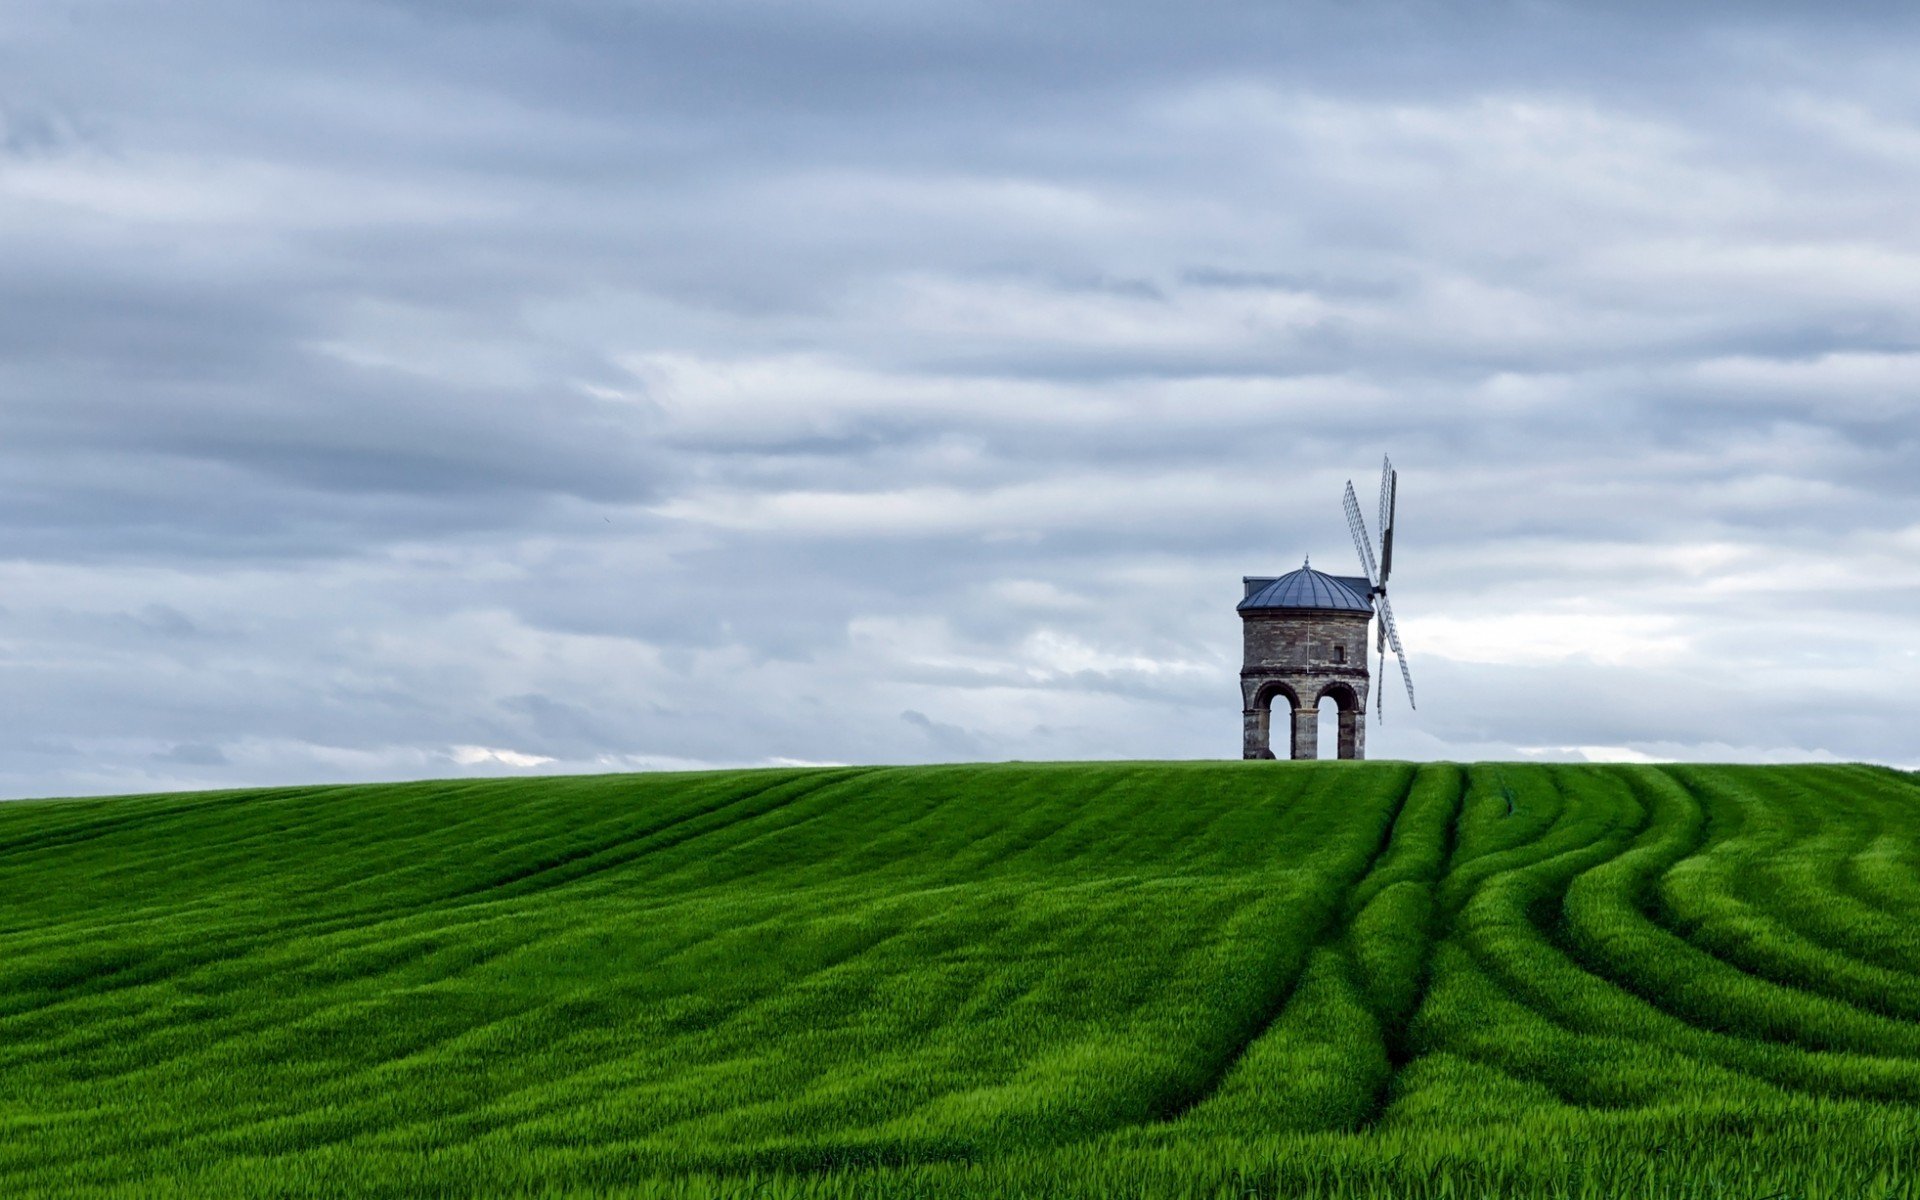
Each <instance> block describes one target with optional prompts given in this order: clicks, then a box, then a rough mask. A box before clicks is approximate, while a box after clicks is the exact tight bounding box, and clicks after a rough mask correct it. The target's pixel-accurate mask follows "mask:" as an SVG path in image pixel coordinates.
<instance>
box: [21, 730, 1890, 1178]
mask: <svg viewBox="0 0 1920 1200" xmlns="http://www.w3.org/2000/svg"><path fill="white" fill-rule="evenodd" d="M1917 864H1920V784H1916V782H1915V780H1914V779H1912V778H1911V777H1909V776H1904V775H1900V774H1897V773H1894V772H1890V771H1883V770H1878V769H1872V768H1863V767H1841V768H1830V767H1802V768H1672V769H1656V768H1640V767H1620V768H1612V767H1606V768H1602V767H1542V766H1479V767H1470V768H1461V767H1455V766H1450V765H1431V766H1422V767H1419V768H1415V767H1411V766H1407V765H1400V764H1389V763H1377V764H1331V763H1329V764H1239V763H1229V764H1179V765H1152V764H1125V765H1121V764H1112V765H1057V766H974V767H933V768H900V769H845V770H804V771H756V772H728V773H713V774H695V775H642V776H618V777H606V778H593V779H543V780H522V781H488V782H464V783H428V784H407V785H392V786H380V787H340V788H315V789H302V790H278V791H260V792H247V793H238V792H236V793H227V794H210V795H195V796H158V797H142V798H130V799H116V800H102V801H65V802H48V803H27V804H9V805H0V1193H5V1194H7V1195H21V1194H32V1193H35V1192H44V1193H48V1194H54V1193H58V1194H73V1193H78V1192H83V1191H88V1190H97V1191H99V1192H101V1193H104V1194H122V1195H127V1196H133V1195H153V1194H159V1193H164V1192H167V1191H169V1190H171V1191H173V1192H175V1193H176V1194H179V1195H194V1196H202V1195H220V1194H244V1195H254V1194H288V1195H302V1194H314V1195H326V1194H341V1193H343V1192H351V1193H354V1194H366V1195H380V1194H390V1195H423V1194H444V1195H472V1194H490V1193H499V1192H518V1191H540V1192H545V1191H549V1190H550V1191H552V1192H556V1193H557V1192H564V1191H567V1190H574V1191H578V1192H580V1193H582V1194H587V1193H598V1192H604V1191H608V1190H622V1189H626V1190H631V1191H633V1192H634V1193H636V1194H651V1193H653V1192H658V1193H659V1194H662V1195H683V1196H689V1197H697V1196H704V1195H715V1194H717V1195H750V1194H766V1195H770V1196H777V1195H813V1194H833V1193H839V1192H847V1191H863V1192H868V1193H872V1194H887V1195H900V1194H926V1195H956V1196H958V1195H1002V1194H1016V1193H1024V1194H1030V1195H1063V1194H1084V1195H1089V1196H1093V1195H1101V1196H1106V1195H1121V1194H1143V1195H1160V1194H1195V1195H1213V1194H1220V1195H1228V1194H1231V1195H1247V1194H1296V1193H1298V1194H1324V1195H1329V1196H1341V1195H1369V1196H1371V1195H1378V1196H1402V1195H1407V1196H1426V1195H1431V1196H1442V1195H1480V1194H1512V1195H1561V1194H1564V1195H1592V1196H1601V1195H1614V1194H1622V1193H1623V1192H1628V1191H1632V1192H1641V1191H1646V1190H1653V1191H1655V1192H1656V1193H1658V1194H1675V1195H1702V1196H1704V1195H1721V1194H1729V1195H1756V1196H1757V1195H1767V1194H1769V1193H1770V1192H1779V1193H1781V1194H1783V1195H1796V1196H1798V1195H1832V1196H1848V1197H1856V1196H1875V1195H1888V1196H1914V1195H1920V1190H1916V1185H1915V1183H1914V1182H1913V1181H1914V1180H1915V1179H1916V1178H1920V1150H1916V1146H1917V1145H1920V1141H1917V1139H1920V930H1917V929H1916V927H1915V924H1914V922H1913V920H1912V916H1913V914H1914V913H1916V912H1920V873H1917V872H1916V866H1917Z"/></svg>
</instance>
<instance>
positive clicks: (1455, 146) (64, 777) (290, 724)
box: [0, 0, 1920, 795]
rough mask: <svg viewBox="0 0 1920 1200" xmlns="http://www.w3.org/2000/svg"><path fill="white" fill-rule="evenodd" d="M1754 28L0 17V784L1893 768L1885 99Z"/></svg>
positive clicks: (419, 10)
mask: <svg viewBox="0 0 1920 1200" xmlns="http://www.w3.org/2000/svg"><path fill="white" fill-rule="evenodd" d="M1856 12H1857V15H1854V16H1843V15H1840V14H1836V13H1834V12H1832V11H1830V9H1828V8H1816V7H1813V6H1806V7H1804V8H1798V7H1795V6H1773V7H1764V6H1744V5H1743V6H1733V5H1728V6H1693V7H1692V8H1690V11H1689V14H1688V15H1684V16H1681V15H1676V14H1674V13H1672V12H1670V11H1668V10H1667V9H1666V8H1663V7H1656V6H1645V7H1640V8H1636V7H1632V6H1626V7H1619V6H1616V7H1612V8H1610V9H1609V11H1608V12H1607V13H1606V14H1605V15H1600V14H1598V13H1597V12H1596V11H1594V6H1554V5H1537V4H1527V5H1518V4H1515V5H1506V4H1456V5H1450V6H1440V5H1432V6H1399V5H1396V6H1378V7H1369V8H1366V9H1365V10H1360V9H1358V8H1357V7H1356V6H1351V5H1325V6H1298V7H1296V6H1289V8H1288V9H1287V10H1286V11H1285V12H1284V13H1282V12H1281V11H1280V10H1277V9H1274V8H1273V7H1272V6H1255V5H1238V4H1203V5H1197V6H1196V5H1181V6H1173V5H1146V4H1122V5H1113V4H1105V5H1098V6H1095V5H1075V4H1065V5H1046V6H1039V7H1036V6H1033V5H995V4H986V5H982V4H977V3H976V4H966V5H960V4H954V5H919V6H914V7H912V8H903V7H901V6H898V5H877V4H869V3H864V2H846V3H827V4H814V5H806V6H792V5H772V4H761V3H746V2H738V3H736V2H723V3H711V2H709V3H702V4H697V5H696V4H676V3H659V4H633V3H614V2H611V0H606V2H603V0H566V2H562V3H555V4H548V5H542V6H537V7H534V8H528V7H527V6H518V5H497V6H496V5H485V4H480V5H475V4H460V5H451V4H438V3H413V4H393V3H386V4H375V3H358V4H356V3H329V4H258V3H249V4H240V3H237V2H229V0H186V3H184V4H181V5H171V6H166V7H164V8H156V7H154V6H149V5H133V4H124V3H82V4H71V3H50V2H48V3H41V2H38V0H28V2H26V3H22V4H16V5H13V6H10V7H9V9H8V11H7V14H6V15H4V16H0V264H4V269H3V270H0V316H4V320H0V706H3V711H0V717H4V720H3V721H0V794H8V795H36V794H54V793H69V792H91V791H124V790H141V789H157V788H163V787H174V786H201V785H207V786H219V785H225V784H237V783H254V782H277V781H297V780H313V779H320V778H340V779H346V778H386V777H396V776H413V775H443V774H463V773H476V772H501V771H520V770H592V769H604V770H619V769H636V768H651V767H674V766H692V765H701V764H719V763H769V762H788V761H802V762H804V761H913V760H929V759H974V758H1109V757H1129V756H1152V757H1207V756H1219V757H1231V756H1234V755H1236V754H1237V753H1238V730H1239V715H1238V712H1237V705H1238V700H1237V695H1236V683H1235V678H1234V676H1235V672H1236V670H1237V667H1238V653H1239V651H1238V636H1239V630H1238V628H1237V622H1236V620H1235V618H1234V614H1233V611H1232V606H1233V604H1234V602H1235V601H1236V600H1237V599H1238V595H1239V583H1238V577H1239V576H1240V575H1241V574H1243V573H1271V572H1275V571H1279V570H1283V569H1286V568H1288V567H1290V566H1292V565H1294V564H1295V563H1297V562H1298V561H1299V559H1300V558H1301V557H1303V556H1304V555H1306V554H1309V553H1311V554H1312V555H1314V556H1315V559H1316V561H1317V562H1319V563H1323V564H1330V565H1331V566H1332V567H1335V568H1337V569H1340V570H1343V571H1344V570H1347V569H1348V567H1349V563H1350V559H1351V555H1352V551H1351V549H1350V548H1349V546H1348V544H1347V538H1346V533H1345V528H1344V524H1343V521H1342V518H1341V516H1340V510H1339V503H1338V501H1339V493H1340V488H1341V486H1342V484H1343V483H1344V482H1345V481H1346V480H1347V479H1348V478H1349V477H1352V478H1353V479H1355V481H1356V483H1357V484H1359V486H1360V488H1361V491H1362V493H1363V494H1365V493H1366V492H1367V490H1368V488H1369V487H1370V486H1371V483H1372V472H1373V470H1374V469H1375V464H1377V462H1378V460H1379V456H1380V454H1381V453H1382V452H1383V451H1391V452H1392V453H1393V455H1394V457H1395V459H1396V461H1397V462H1398V463H1399V464H1400V466H1401V467H1402V470H1403V478H1402V493H1403V495H1402V533H1401V540H1400V542H1399V546H1398V550H1397V553H1396V560H1397V561H1396V572H1395V575H1396V579H1395V582H1396V584H1397V585H1398V586H1397V589H1396V593H1395V595H1396V610H1397V611H1398V614H1399V616H1400V618H1401V622H1402V624H1403V626H1404V632H1405V634H1406V639H1407V642H1408V646H1409V650H1410V653H1411V655H1412V658H1413V664H1414V670H1415V672H1416V678H1417V680H1418V682H1419V684H1420V687H1421V701H1422V707H1421V709H1420V711H1419V712H1418V713H1408V712H1406V710H1405V707H1404V704H1401V705H1400V707H1399V708H1398V709H1397V710H1395V709H1394V708H1392V707H1391V702H1390V708H1389V712H1388V714H1387V720H1386V722H1385V724H1384V725H1383V726H1381V727H1378V728H1376V729H1374V730H1373V731H1372V733H1371V735H1370V739H1369V740H1370V746H1371V749H1372V750H1373V752H1374V753H1375V754H1377V755H1401V756H1412V757H1429V756H1456V757H1471V756H1517V755H1531V756H1551V757H1576V758H1577V757H1635V756H1653V757H1679V758H1734V759H1756V760H1770V759H1782V758H1829V757H1833V758H1843V759H1871V760H1876V761H1886V762H1895V763H1904V764H1912V763H1915V762H1916V761H1920V753H1917V752H1916V751H1915V750H1914V749H1913V741H1912V736H1911V733H1910V731H1911V730H1912V729H1913V728H1915V727H1920V700H1916V699H1915V698H1914V697H1915V695H1916V693H1920V687H1917V686H1916V685H1920V649H1916V647H1920V603H1917V602H1920V505H1916V500H1917V499H1920V471H1916V470H1915V464H1916V460H1917V455H1920V226H1917V225H1916V224H1915V222H1914V221H1913V219H1912V203H1911V198H1912V197H1913V196H1914V195H1915V194H1920V83H1916V82H1915V78H1914V75H1913V72H1912V71H1911V62H1912V59H1913V56H1914V53H1915V52H1916V50H1920V37H1916V33H1920V31H1917V30H1916V28H1915V20H1914V18H1913V17H1912V16H1910V15H1908V14H1907V13H1905V12H1903V11H1901V10H1899V9H1893V8H1889V9H1888V10H1887V11H1884V12H1866V11H1863V10H1856Z"/></svg>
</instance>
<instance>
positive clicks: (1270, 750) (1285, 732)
mask: <svg viewBox="0 0 1920 1200" xmlns="http://www.w3.org/2000/svg"><path fill="white" fill-rule="evenodd" d="M1299 705H1300V698H1299V696H1297V695H1296V694H1295V693H1294V690H1293V689H1292V688H1290V687H1288V686H1287V685H1286V684H1284V683H1280V682H1278V681H1273V682H1269V683H1265V684H1262V685H1261V686H1260V689H1259V690H1258V691H1256V692H1255V693H1254V696H1253V707H1252V708H1251V709H1249V710H1248V711H1247V731H1246V757H1247V758H1291V757H1292V756H1293V737H1294V730H1293V712H1294V709H1296V708H1298V707H1299ZM1276 736H1277V737H1278V738H1279V740H1280V744H1279V747H1278V748H1277V749H1276V748H1275V746H1274V739H1275V737H1276Z"/></svg>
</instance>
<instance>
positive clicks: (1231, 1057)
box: [1153, 769, 1419, 1124]
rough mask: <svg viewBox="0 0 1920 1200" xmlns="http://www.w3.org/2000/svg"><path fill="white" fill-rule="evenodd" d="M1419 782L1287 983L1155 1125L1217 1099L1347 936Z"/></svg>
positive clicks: (1402, 796)
mask: <svg viewBox="0 0 1920 1200" xmlns="http://www.w3.org/2000/svg"><path fill="white" fill-rule="evenodd" d="M1418 778H1419V771H1418V770H1417V769H1410V770H1408V771H1407V775H1406V779H1405V781H1404V782H1403V783H1402V785H1401V787H1400V789H1399V794H1398V795H1397V796H1395V797H1394V799H1393V801H1392V805H1391V810H1390V812H1389V814H1388V816H1387V818H1386V820H1385V821H1384V822H1383V823H1382V828H1381V831H1380V837H1379V840H1378V842H1377V843H1376V844H1375V846H1374V848H1373V850H1372V852H1371V853H1370V854H1368V856H1367V859H1366V861H1365V862H1364V863H1363V864H1362V865H1361V866H1360V868H1359V870H1358V871H1356V872H1354V873H1353V874H1352V876H1351V877H1350V878H1348V879H1346V880H1345V881H1344V882H1343V883H1342V885H1341V886H1340V887H1339V888H1338V889H1336V890H1335V892H1334V894H1333V895H1331V896H1329V897H1328V899H1327V904H1326V912H1325V914H1324V915H1323V916H1322V917H1321V920H1320V923H1319V926H1318V928H1317V930H1316V932H1315V934H1314V935H1313V936H1312V937H1311V938H1309V939H1307V941H1306V942H1305V947H1306V949H1305V951H1304V952H1303V953H1302V954H1301V956H1300V961H1299V963H1297V964H1296V965H1295V967H1294V969H1293V970H1292V972H1290V974H1289V975H1288V978H1287V979H1286V981H1285V982H1284V983H1283V984H1282V985H1281V986H1280V987H1279V988H1278V989H1276V991H1275V992H1274V993H1273V995H1272V996H1270V997H1269V1002H1268V1004H1267V1005H1266V1007H1265V1008H1264V1009H1263V1010H1262V1011H1261V1012H1260V1014H1259V1015H1258V1016H1257V1017H1256V1018H1255V1019H1254V1021H1253V1022H1252V1024H1251V1026H1250V1027H1249V1028H1248V1029H1246V1030H1245V1031H1244V1032H1243V1033H1242V1034H1241V1035H1240V1036H1239V1037H1238V1038H1237V1039H1236V1040H1235V1041H1234V1042H1233V1043H1232V1044H1231V1045H1230V1046H1229V1047H1228V1048H1227V1051H1226V1053H1225V1054H1224V1055H1222V1056H1221V1057H1220V1059H1219V1061H1217V1062H1215V1063H1214V1064H1213V1065H1212V1066H1211V1067H1210V1068H1209V1070H1208V1071H1207V1073H1206V1076H1205V1078H1204V1079H1203V1080H1202V1082H1201V1083H1200V1085H1199V1086H1198V1087H1196V1088H1194V1089H1193V1090H1192V1091H1190V1092H1189V1093H1188V1094H1186V1095H1184V1096H1180V1097H1178V1098H1176V1099H1175V1100H1174V1101H1173V1103H1172V1104H1170V1105H1168V1106H1167V1107H1166V1108H1165V1109H1163V1110H1162V1111H1161V1112H1160V1113H1159V1114H1158V1115H1156V1116H1155V1117H1154V1119H1153V1123H1155V1124H1167V1123H1170V1122H1173V1121H1177V1120H1179V1119H1180V1118H1181V1117H1183V1116H1185V1115H1186V1114H1187V1113H1189V1112H1191V1111H1193V1110H1194V1109H1195V1108H1198V1107H1199V1106H1200V1105H1202V1104H1204V1103H1206V1102H1207V1101H1208V1100H1209V1099H1211V1098H1212V1097H1213V1096H1214V1095H1216V1094H1217V1093H1218V1092H1219V1090H1220V1087H1221V1085H1222V1084H1223V1083H1225V1082H1226V1079H1227V1077H1228V1076H1229V1075H1231V1074H1232V1073H1233V1069H1234V1067H1236V1066H1238V1065H1239V1063H1240V1061H1241V1060H1242V1059H1243V1058H1245V1057H1246V1055H1247V1052H1248V1051H1249V1050H1250V1049H1252V1047H1253V1045H1254V1044H1255V1043H1256V1042H1258V1041H1259V1040H1260V1039H1261V1038H1262V1037H1264V1036H1266V1034H1267V1032H1268V1031H1269V1030H1270V1029H1272V1028H1273V1026H1274V1024H1275V1023H1276V1022H1277V1021H1279V1020H1280V1018H1281V1016H1282V1015H1283V1014H1284V1013H1285V1012H1286V1010H1287V1006H1288V1005H1289V1004H1290V1003H1292V1001H1293V997H1294V995H1295V993H1296V992H1297V991H1298V990H1299V988H1300V981H1301V978H1302V977H1303V976H1304V975H1305V973H1306V966H1307V961H1308V959H1309V958H1310V957H1311V956H1312V954H1313V952H1314V951H1315V950H1318V949H1322V948H1326V947H1328V946H1331V945H1334V944H1335V943H1337V942H1339V941H1340V939H1341V938H1342V937H1343V936H1344V933H1343V931H1342V929H1341V926H1342V925H1343V924H1344V923H1345V902H1346V898H1347V897H1348V896H1349V895H1351V894H1352V893H1353V891H1354V890H1355V889H1356V888H1358V887H1359V886H1360V885H1361V884H1363V883H1364V882H1365V881H1366V879H1367V876H1369V875H1371V874H1372V873H1373V871H1374V868H1375V867H1377V866H1378V865H1379V863H1380V860H1381V859H1382V858H1383V857H1385V856H1386V854H1387V851H1388V849H1389V847H1391V846H1392V845H1393V836H1394V832H1395V830H1396V829H1397V828H1398V827H1399V824H1400V819H1401V817H1402V816H1403V815H1404V814H1405V812H1406V806H1407V799H1408V797H1410V796H1412V794H1413V788H1414V783H1415V781H1416V780H1418Z"/></svg>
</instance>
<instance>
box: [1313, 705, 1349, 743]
mask: <svg viewBox="0 0 1920 1200" xmlns="http://www.w3.org/2000/svg"><path fill="white" fill-rule="evenodd" d="M1313 707H1314V709H1315V710H1316V711H1317V712H1318V714H1319V725H1320V738H1319V744H1320V757H1321V758H1345V757H1346V755H1344V754H1342V753H1340V702H1339V701H1338V700H1335V699H1334V698H1333V697H1332V696H1330V695H1328V694H1327V693H1326V692H1321V693H1320V699H1319V701H1318V702H1316V703H1315V704H1314V706H1313Z"/></svg>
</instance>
